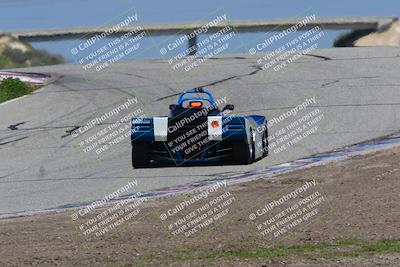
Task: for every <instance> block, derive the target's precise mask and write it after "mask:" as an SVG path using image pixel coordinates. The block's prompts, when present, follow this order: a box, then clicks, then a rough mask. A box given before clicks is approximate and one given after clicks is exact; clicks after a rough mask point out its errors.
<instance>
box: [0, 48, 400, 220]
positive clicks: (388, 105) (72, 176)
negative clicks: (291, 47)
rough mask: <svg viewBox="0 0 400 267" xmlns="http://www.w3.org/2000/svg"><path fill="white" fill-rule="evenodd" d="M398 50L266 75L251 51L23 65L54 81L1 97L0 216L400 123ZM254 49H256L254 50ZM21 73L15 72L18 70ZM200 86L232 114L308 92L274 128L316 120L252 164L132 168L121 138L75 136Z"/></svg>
mask: <svg viewBox="0 0 400 267" xmlns="http://www.w3.org/2000/svg"><path fill="white" fill-rule="evenodd" d="M399 55H400V49H398V48H388V47H382V48H336V49H324V50H316V51H313V53H312V55H305V56H303V57H302V58H300V59H299V60H297V61H295V62H294V63H292V64H290V65H289V66H288V67H287V68H285V69H283V70H281V71H279V72H274V71H271V70H268V71H263V70H260V68H258V67H257V65H256V62H257V58H256V57H249V56H247V55H245V56H242V55H234V56H226V57H220V58H214V59H209V60H208V61H206V63H205V64H204V65H202V66H201V67H200V68H199V69H198V70H197V71H192V72H189V73H187V74H185V75H183V74H182V73H180V74H179V73H175V72H174V71H172V70H171V68H170V66H169V65H168V63H166V61H164V60H136V61H125V62H121V63H117V64H114V65H113V66H112V68H111V69H110V70H109V71H108V72H107V73H104V74H101V75H99V74H95V73H87V72H84V71H83V70H82V68H81V66H78V65H59V66H51V67H36V68H29V69H23V71H27V72H35V73H46V74H51V75H53V76H54V77H58V79H57V80H56V81H55V82H53V83H51V84H49V85H47V86H45V87H43V88H42V89H40V90H38V91H35V92H34V93H33V94H32V95H30V96H27V97H24V98H21V99H18V100H16V101H12V102H9V103H4V104H0V214H12V213H16V212H23V211H35V210H43V209H48V208H56V207H60V206H65V205H68V204H72V203H81V202H87V201H90V200H95V199H99V198H102V197H104V195H106V194H109V193H111V192H113V191H115V190H117V189H118V188H120V187H121V186H124V185H126V184H127V183H128V182H129V181H131V180H133V179H137V181H138V187H137V188H135V191H150V190H154V189H158V188H163V187H169V186H175V185H180V184H184V183H188V182H193V181H198V180H204V179H212V178H216V177H229V175H232V174H236V173H241V172H244V171H248V170H252V169H257V168H261V167H265V166H270V165H275V164H278V163H282V162H287V161H290V160H294V159H297V158H300V157H304V156H308V155H311V154H315V153H318V152H322V151H328V150H332V149H336V148H339V147H343V146H346V145H350V144H354V143H357V142H361V141H364V140H368V139H372V138H376V137H379V136H383V135H387V134H390V133H393V132H396V131H398V130H400V78H399V71H400V67H399V66H400V57H399ZM259 56H261V55H259ZM18 71H22V69H18ZM198 86H206V88H207V89H209V90H211V91H212V92H213V93H214V94H215V95H216V96H217V97H225V96H226V97H227V101H228V103H232V104H234V105H235V108H236V110H235V114H237V115H243V114H260V115H266V116H267V117H268V118H273V117H279V116H280V115H281V114H282V113H285V112H287V111H289V110H291V109H292V108H293V107H295V106H297V105H299V104H301V103H302V102H304V101H305V99H309V98H312V97H314V96H315V97H316V103H315V104H312V105H311V106H310V107H308V108H307V110H306V111H301V112H300V113H299V114H298V115H297V116H291V117H289V118H287V119H286V120H284V121H283V122H282V123H278V124H276V125H274V126H273V127H272V128H271V129H270V134H271V135H272V134H274V133H277V132H278V131H279V130H280V129H282V127H285V126H287V125H289V124H290V123H292V122H293V121H295V120H297V119H299V118H300V117H301V116H302V115H304V114H306V113H308V112H310V111H312V110H314V109H315V108H319V109H320V111H321V112H322V113H323V114H324V119H323V120H322V121H321V122H320V123H318V130H317V131H316V132H315V133H314V134H312V135H311V136H308V137H306V138H304V139H303V140H302V141H301V142H299V143H297V144H295V145H293V146H291V147H290V148H288V149H286V150H284V151H283V152H280V153H274V152H273V151H271V153H270V156H269V157H267V158H265V159H263V160H261V161H258V162H256V163H254V164H252V165H245V166H243V165H228V166H202V167H161V168H149V169H137V170H135V169H133V168H132V167H131V145H130V140H129V138H126V139H124V140H123V141H121V142H120V143H118V144H116V145H114V146H112V147H111V148H110V149H109V150H107V151H104V152H103V153H101V154H99V155H97V154H96V153H95V152H94V151H90V152H86V153H85V152H84V151H83V149H82V147H80V143H81V142H84V140H85V139H87V138H89V137H90V136H93V135H96V133H99V131H101V130H102V129H105V128H106V127H108V126H109V125H112V124H113V123H115V122H116V121H117V120H118V118H120V117H123V116H125V115H126V114H127V113H128V112H127V111H126V110H125V111H124V112H123V113H122V112H121V113H120V114H119V115H117V116H113V117H110V118H109V119H107V120H105V121H103V122H102V123H101V124H100V125H95V126H94V127H92V128H91V129H90V130H89V131H88V132H86V133H84V134H81V135H79V136H78V137H73V136H72V133H73V131H74V130H76V129H77V128H78V127H80V126H83V125H85V124H86V123H88V122H90V121H91V120H92V119H93V118H96V117H100V116H102V115H103V114H104V113H106V112H108V111H110V110H112V109H113V108H115V107H117V106H119V105H121V104H123V103H125V102H126V101H127V99H129V98H135V97H137V99H138V101H139V103H138V104H137V105H131V106H130V107H129V112H133V111H134V110H136V109H137V108H138V107H140V108H141V109H142V110H143V111H144V114H146V115H147V116H155V115H166V114H167V113H168V106H169V104H171V103H174V102H175V101H176V95H177V94H178V93H179V92H180V91H182V90H185V89H188V88H192V87H198Z"/></svg>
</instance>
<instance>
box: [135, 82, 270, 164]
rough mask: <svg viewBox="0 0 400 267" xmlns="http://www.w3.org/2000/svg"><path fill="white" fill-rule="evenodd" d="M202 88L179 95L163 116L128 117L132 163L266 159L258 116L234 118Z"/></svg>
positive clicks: (229, 109)
mask: <svg viewBox="0 0 400 267" xmlns="http://www.w3.org/2000/svg"><path fill="white" fill-rule="evenodd" d="M219 104H221V101H218V100H217V101H215V100H214V97H213V95H212V94H211V93H210V92H209V91H206V90H203V89H202V88H195V89H191V90H188V91H185V92H183V93H181V94H180V95H179V98H178V103H177V104H172V105H170V114H169V116H162V117H153V118H132V133H131V143H132V165H133V167H135V168H139V167H148V166H150V165H151V164H157V163H159V164H166V163H170V164H171V163H172V164H175V165H182V164H197V163H205V164H207V163H210V164H224V163H236V164H250V163H252V162H253V161H255V160H259V159H261V158H263V157H265V156H267V155H268V128H267V120H266V118H265V117H264V116H259V115H248V116H234V115H232V114H231V113H232V112H233V110H234V106H233V105H229V104H228V105H225V107H224V108H222V109H221V110H220V109H219V108H218V105H219Z"/></svg>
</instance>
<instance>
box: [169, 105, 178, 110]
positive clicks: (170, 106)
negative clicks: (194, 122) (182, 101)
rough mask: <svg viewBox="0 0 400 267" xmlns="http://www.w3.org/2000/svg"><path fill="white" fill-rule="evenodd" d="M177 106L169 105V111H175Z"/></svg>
mask: <svg viewBox="0 0 400 267" xmlns="http://www.w3.org/2000/svg"><path fill="white" fill-rule="evenodd" d="M177 106H178V105H177V104H171V105H169V110H173V109H176V107H177Z"/></svg>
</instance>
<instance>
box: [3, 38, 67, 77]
mask: <svg viewBox="0 0 400 267" xmlns="http://www.w3.org/2000/svg"><path fill="white" fill-rule="evenodd" d="M64 62H65V61H64V58H63V57H62V56H60V55H56V54H51V53H48V52H47V51H44V50H38V49H35V48H33V47H32V46H31V45H30V44H29V43H26V42H21V41H20V40H18V39H16V38H14V37H13V36H11V35H6V34H4V35H0V69H7V68H21V67H31V66H44V65H54V64H62V63H64Z"/></svg>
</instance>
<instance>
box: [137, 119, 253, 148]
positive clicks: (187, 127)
mask: <svg viewBox="0 0 400 267" xmlns="http://www.w3.org/2000/svg"><path fill="white" fill-rule="evenodd" d="M246 124H247V120H246V119H245V118H244V117H236V116H207V120H205V121H204V124H191V123H190V122H187V121H186V123H185V122H184V123H182V124H174V125H172V124H171V119H170V118H168V117H153V118H132V133H131V140H132V142H133V143H135V142H166V141H168V140H170V138H171V136H174V137H177V136H179V131H182V134H183V135H185V134H186V136H187V133H188V132H189V131H192V132H191V133H192V134H193V135H195V134H200V133H201V132H203V131H207V135H208V139H209V140H211V141H222V140H225V141H244V140H247V134H246V132H247V131H246V129H247V128H246ZM193 129H194V130H193ZM196 132H197V133H196ZM177 133H178V135H177ZM186 136H185V137H186Z"/></svg>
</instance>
